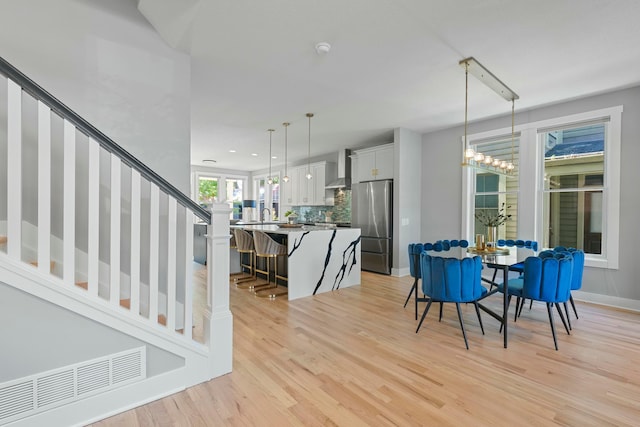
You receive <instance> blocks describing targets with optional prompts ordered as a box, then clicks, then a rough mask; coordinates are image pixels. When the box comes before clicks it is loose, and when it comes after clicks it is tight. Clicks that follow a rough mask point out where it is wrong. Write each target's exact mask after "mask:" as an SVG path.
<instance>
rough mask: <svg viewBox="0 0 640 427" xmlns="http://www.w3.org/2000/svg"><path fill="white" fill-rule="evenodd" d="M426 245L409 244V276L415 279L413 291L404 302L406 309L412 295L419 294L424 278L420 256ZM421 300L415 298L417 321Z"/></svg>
mask: <svg viewBox="0 0 640 427" xmlns="http://www.w3.org/2000/svg"><path fill="white" fill-rule="evenodd" d="M423 248H424V245H423V244H422V243H410V244H409V274H410V275H411V277H413V285H412V286H411V290H410V291H409V295H407V299H406V300H405V302H404V307H405V308H406V307H407V303H408V302H409V300H410V299H411V295H413V294H414V293H417V289H418V282H419V280H420V278H421V277H422V276H421V274H420V254H421V253H422V251H423V250H424V249H423ZM420 299H421V298H418V297H417V296H416V298H415V306H416V320H418V302H419V300H420Z"/></svg>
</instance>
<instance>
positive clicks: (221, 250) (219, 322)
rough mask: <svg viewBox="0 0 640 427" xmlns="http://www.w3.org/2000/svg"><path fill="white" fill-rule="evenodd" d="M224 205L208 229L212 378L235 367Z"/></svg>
mask: <svg viewBox="0 0 640 427" xmlns="http://www.w3.org/2000/svg"><path fill="white" fill-rule="evenodd" d="M230 212H231V208H229V205H227V204H224V203H214V204H213V206H212V208H211V225H209V226H208V227H207V271H208V274H207V302H208V310H207V312H206V313H205V315H204V329H205V330H204V335H205V340H206V341H207V342H206V343H207V345H208V346H209V354H210V356H211V365H210V367H211V371H210V373H211V377H212V378H215V377H219V376H220V375H224V374H228V373H229V372H231V369H232V367H233V351H232V350H233V316H232V315H231V311H230V310H229V213H230Z"/></svg>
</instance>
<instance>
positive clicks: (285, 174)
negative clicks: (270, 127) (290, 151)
mask: <svg viewBox="0 0 640 427" xmlns="http://www.w3.org/2000/svg"><path fill="white" fill-rule="evenodd" d="M290 124H291V123H289V122H284V123H283V124H282V126H284V177H282V180H283V181H284V182H289V175H288V174H287V128H288V127H289V125H290Z"/></svg>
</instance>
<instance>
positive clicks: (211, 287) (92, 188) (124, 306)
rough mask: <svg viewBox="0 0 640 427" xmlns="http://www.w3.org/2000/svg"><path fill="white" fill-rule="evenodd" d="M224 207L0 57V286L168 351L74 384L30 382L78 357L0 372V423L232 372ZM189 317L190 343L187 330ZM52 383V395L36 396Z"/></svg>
mask: <svg viewBox="0 0 640 427" xmlns="http://www.w3.org/2000/svg"><path fill="white" fill-rule="evenodd" d="M3 170H4V171H6V174H3V173H2V172H1V171H3ZM229 211H230V209H229V208H228V207H227V206H226V205H223V204H220V205H215V206H214V208H213V210H212V212H209V211H206V210H204V209H202V208H201V207H200V206H198V205H197V204H195V203H194V202H193V201H191V200H190V199H189V198H188V197H187V196H186V195H184V194H183V193H181V192H180V191H179V190H177V189H176V188H175V187H173V186H172V185H171V184H169V183H168V182H167V181H165V180H164V179H163V178H162V177H160V176H158V175H157V174H156V173H155V172H153V171H152V170H151V169H149V168H148V167H147V166H146V165H144V164H143V163H142V162H140V161H139V160H138V159H136V158H135V157H133V156H132V155H131V154H129V153H128V152H126V151H125V150H124V149H123V148H122V147H120V146H118V145H117V144H116V143H115V142H113V141H112V140H110V139H109V138H108V137H107V136H105V135H104V134H102V133H101V132H100V131H98V130H97V129H96V128H94V127H93V126H92V125H90V124H89V123H88V122H86V121H85V120H84V119H82V118H81V117H80V116H79V115H78V114H77V113H75V112H73V111H71V110H70V109H69V108H68V107H66V106H65V105H64V104H62V103H61V102H60V101H58V100H57V99H56V98H54V97H53V96H52V95H51V94H49V93H47V92H46V91H45V90H44V89H42V88H41V87H39V86H38V85H37V84H35V83H34V82H33V81H31V80H30V79H29V78H27V77H26V76H24V75H23V74H22V73H20V71H18V70H17V69H15V68H14V67H13V66H12V65H11V64H9V63H8V62H6V61H5V60H4V59H2V58H0V284H4V285H8V286H9V287H12V288H15V289H17V290H20V291H21V292H24V293H26V294H28V295H30V296H31V298H36V299H38V300H42V301H46V302H47V303H51V304H54V305H55V306H56V307H57V308H56V310H60V311H62V312H64V315H65V316H67V315H72V316H76V317H77V319H78V322H81V321H82V322H84V321H86V319H89V321H90V322H92V323H93V322H97V324H100V325H104V326H106V327H108V330H114V331H117V332H116V333H117V334H119V335H121V336H123V337H126V338H127V339H128V340H134V341H135V342H136V343H139V344H140V345H141V347H140V348H141V349H142V350H136V351H137V352H138V353H135V355H136V356H135V357H138V358H139V357H140V355H141V354H142V355H144V356H143V359H146V361H147V363H151V364H152V366H156V367H157V366H159V365H161V363H160V362H159V361H158V360H163V359H162V358H163V357H164V358H166V359H171V360H173V361H174V362H175V361H177V362H176V363H173V364H169V365H167V366H170V367H167V368H165V369H164V370H162V369H155V370H153V369H152V371H151V372H152V374H151V375H150V376H146V375H135V376H132V377H131V379H128V380H127V381H124V382H118V381H116V382H114V383H113V384H112V383H109V384H110V385H109V386H108V387H104V388H96V389H95V390H93V389H92V392H91V393H87V394H83V393H80V392H79V390H78V386H77V385H76V386H71V385H70V384H71V383H69V382H64V381H63V382H62V383H57V382H53V383H46V382H45V384H53V385H50V386H49V387H48V388H47V387H44V388H42V387H40V388H39V387H38V384H40V378H66V377H65V375H68V376H69V377H68V378H75V377H74V375H75V376H76V377H77V375H78V374H77V372H84V371H82V369H84V367H83V366H84V365H83V363H90V362H91V361H87V362H82V363H77V364H75V365H73V366H71V365H70V366H71V367H66V366H60V367H57V368H55V369H54V370H53V371H51V372H47V373H42V372H37V368H36V367H35V366H34V367H33V370H34V372H33V373H32V375H30V376H29V378H26V377H25V378H15V379H11V381H8V382H5V383H3V382H2V381H1V378H0V425H4V424H7V423H10V424H11V425H73V424H86V423H88V422H92V421H95V420H99V419H101V418H104V417H106V416H109V415H113V414H115V413H118V412H121V411H124V410H127V409H130V408H132V407H135V406H138V405H140V404H144V403H147V402H149V401H152V400H155V399H158V398H161V397H164V396H166V395H168V394H171V393H174V392H176V391H179V390H182V389H184V388H186V387H190V386H192V385H195V384H197V383H200V382H203V381H207V380H209V379H211V378H214V377H217V376H220V375H223V374H226V373H229V372H231V367H232V364H231V359H232V316H231V313H230V311H229V289H228V275H229V240H228V236H229V221H228V218H229ZM196 220H198V221H204V222H206V223H207V224H208V225H207V235H208V241H207V244H208V262H207V269H208V271H207V292H206V294H207V298H208V300H207V301H206V304H205V306H206V307H207V308H206V310H205V312H204V313H196V312H194V301H193V295H194V292H193V271H192V267H193V225H194V223H195V222H196ZM2 304H11V301H0V310H2V308H3V305H2ZM196 315H197V316H200V315H202V316H203V323H204V339H202V340H201V341H202V342H198V341H196V340H194V337H193V333H192V329H193V319H194V316H196ZM24 316H29V314H28V313H25V314H24ZM14 320H15V322H18V323H19V322H21V320H20V319H14ZM72 323H74V322H72ZM3 326H6V325H3ZM36 328H37V326H36ZM42 329H44V328H42ZM37 332H38V331H35V333H34V334H33V335H32V336H31V339H34V338H35V337H37V336H38V334H37ZM96 333H97V332H96ZM214 337H215V339H214ZM4 338H5V337H2V336H0V339H4ZM69 341H70V342H71V341H73V340H72V339H70V340H69ZM65 345H70V343H69V342H67V343H65ZM87 345H88V344H87ZM3 346H4V344H3ZM120 350H121V349H120ZM19 351H20V345H19V344H18V345H14V346H12V347H11V348H10V349H7V348H4V349H3V352H5V353H11V354H13V355H14V356H16V357H18V358H19V357H20V355H19ZM56 351H57V349H56V348H50V349H47V350H46V352H45V353H47V352H51V355H55V352H56ZM113 353H114V354H115V355H116V356H113V357H115V359H113V360H121V359H122V358H123V357H124V358H125V359H126V358H128V357H133V356H128V353H127V354H125V356H123V355H122V353H121V352H118V351H115V349H114V351H113ZM158 354H162V355H163V356H157V355H158ZM110 357H112V356H111V355H107V354H105V355H104V357H102V356H101V357H100V358H98V359H99V362H95V363H96V364H98V365H100V366H104V367H106V368H105V369H107V371H105V372H103V373H99V374H95V375H103V374H104V375H107V374H109V372H111V369H115V368H114V366H115V365H114V363H115V362H113V361H112V359H110ZM155 357H159V359H157V360H156V359H154V358H155ZM98 359H95V360H98ZM24 360H25V362H24V363H25V364H26V363H28V362H26V361H27V360H29V359H28V358H25V359H24ZM76 365H77V366H76ZM98 365H96V366H98ZM21 368H27V370H28V368H29V367H28V366H21ZM67 368H68V369H67ZM78 369H80V370H81V371H77V370H78ZM122 369H124V370H125V372H126V371H127V369H129V368H127V367H125V368H122ZM73 372H76V373H75V374H73ZM136 372H138V370H136ZM140 372H143V373H144V372H146V371H145V370H144V369H143V370H142V371H140ZM116 373H117V372H115V371H114V374H116ZM45 374H46V375H45ZM42 375H45V376H44V377H42ZM47 375H51V377H49V376H47ZM91 375H94V374H91ZM109 375H111V374H109ZM109 375H107V376H105V377H104V378H105V381H107V377H109V378H111V377H110V376H109ZM114 378H118V375H115V376H114ZM43 381H44V380H43ZM31 384H33V386H32V385H31ZM65 384H66V385H67V386H69V387H70V388H69V389H68V392H65V393H63V395H64V398H59V399H57V400H56V398H53V397H47V398H45V397H44V394H43V396H40V397H41V398H40V399H38V396H39V393H45V392H47V393H51V392H52V391H54V392H56V391H58V388H60V390H62V389H64V385H65ZM105 384H106V383H105ZM30 387H31V388H30ZM25 390H26V391H25ZM25 396H26V397H25ZM32 397H34V398H33V399H31V398H32ZM25 399H26V400H25Z"/></svg>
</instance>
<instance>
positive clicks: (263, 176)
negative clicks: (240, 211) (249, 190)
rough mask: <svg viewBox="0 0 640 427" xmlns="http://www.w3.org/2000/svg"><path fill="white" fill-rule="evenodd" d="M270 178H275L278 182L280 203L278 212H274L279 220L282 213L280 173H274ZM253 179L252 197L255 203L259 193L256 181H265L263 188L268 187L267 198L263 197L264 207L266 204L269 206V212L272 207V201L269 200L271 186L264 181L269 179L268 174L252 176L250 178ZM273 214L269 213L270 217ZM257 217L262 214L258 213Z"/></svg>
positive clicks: (258, 198)
mask: <svg viewBox="0 0 640 427" xmlns="http://www.w3.org/2000/svg"><path fill="white" fill-rule="evenodd" d="M271 176H272V177H277V178H278V181H279V182H280V203H279V205H278V212H275V214H276V216H277V217H278V218H281V213H282V212H281V211H282V181H281V180H280V171H275V172H274V173H272V174H271ZM252 179H253V197H254V199H255V200H256V202H257V201H259V200H260V194H258V191H259V186H258V184H257V183H258V181H260V180H261V179H264V180H265V186H268V187H269V191H268V195H269V196H268V197H266V196H265V199H264V202H265V206H266V205H267V204H268V205H269V210H271V206H272V205H273V199H272V198H271V195H272V193H271V184H267V183H266V181H267V180H268V179H269V174H268V173H263V174H259V175H253V177H252ZM273 214H274V212H271V215H273ZM258 215H259V216H260V217H262V216H261V215H262V212H259V213H258Z"/></svg>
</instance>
